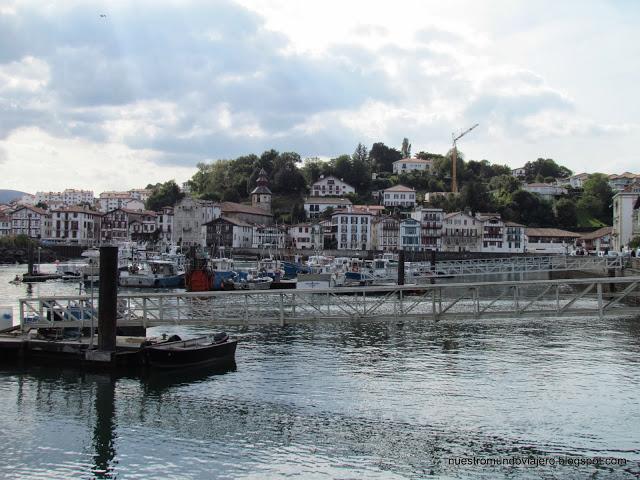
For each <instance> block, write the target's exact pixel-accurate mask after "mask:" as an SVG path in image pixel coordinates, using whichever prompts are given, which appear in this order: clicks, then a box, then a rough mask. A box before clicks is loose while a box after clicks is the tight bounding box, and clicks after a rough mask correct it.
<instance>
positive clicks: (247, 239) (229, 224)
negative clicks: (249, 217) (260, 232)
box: [202, 217, 253, 250]
mask: <svg viewBox="0 0 640 480" xmlns="http://www.w3.org/2000/svg"><path fill="white" fill-rule="evenodd" d="M202 230H203V235H204V237H205V239H206V240H205V243H206V245H207V247H214V248H215V249H216V250H218V249H220V248H221V247H224V248H225V249H229V248H251V247H252V246H253V225H250V224H248V223H246V222H243V221H241V220H237V219H232V218H225V217H220V218H216V219H214V220H211V221H210V222H207V223H205V224H204V225H202Z"/></svg>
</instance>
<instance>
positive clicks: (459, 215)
mask: <svg viewBox="0 0 640 480" xmlns="http://www.w3.org/2000/svg"><path fill="white" fill-rule="evenodd" d="M443 224H444V225H443V229H442V250H443V251H445V252H479V251H481V249H482V248H481V246H482V231H483V224H482V221H480V220H479V219H477V218H475V217H474V216H472V215H469V214H467V213H464V212H453V213H448V214H446V215H445V216H444V220H443Z"/></svg>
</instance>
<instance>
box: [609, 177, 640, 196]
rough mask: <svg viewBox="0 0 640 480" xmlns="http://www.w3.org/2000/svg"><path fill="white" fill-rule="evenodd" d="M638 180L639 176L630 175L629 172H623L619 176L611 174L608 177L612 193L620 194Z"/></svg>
mask: <svg viewBox="0 0 640 480" xmlns="http://www.w3.org/2000/svg"><path fill="white" fill-rule="evenodd" d="M639 179H640V175H638V174H635V173H631V172H624V173H621V174H612V175H609V186H610V187H611V188H612V189H613V190H614V191H615V190H617V191H619V192H621V191H623V190H624V189H626V188H627V187H628V186H629V185H631V184H632V183H635V182H636V181H637V180H639Z"/></svg>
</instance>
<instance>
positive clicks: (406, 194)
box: [382, 185, 416, 208]
mask: <svg viewBox="0 0 640 480" xmlns="http://www.w3.org/2000/svg"><path fill="white" fill-rule="evenodd" d="M382 204H383V205H384V206H385V207H410V208H413V207H415V206H416V191H415V190H414V189H413V188H410V187H405V186H404V185H396V186H394V187H389V188H386V189H385V190H384V191H383V194H382Z"/></svg>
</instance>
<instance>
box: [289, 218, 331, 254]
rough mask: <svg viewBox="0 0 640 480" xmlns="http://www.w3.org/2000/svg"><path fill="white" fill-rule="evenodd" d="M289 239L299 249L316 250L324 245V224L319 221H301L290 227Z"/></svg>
mask: <svg viewBox="0 0 640 480" xmlns="http://www.w3.org/2000/svg"><path fill="white" fill-rule="evenodd" d="M289 241H290V242H291V246H292V247H293V248H295V249H297V250H302V249H305V250H315V249H318V248H322V247H323V246H324V235H323V231H322V225H320V224H319V223H300V224H298V225H292V226H290V227H289Z"/></svg>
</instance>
